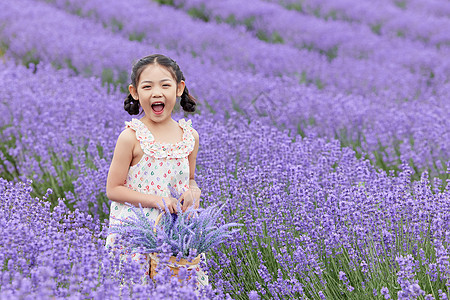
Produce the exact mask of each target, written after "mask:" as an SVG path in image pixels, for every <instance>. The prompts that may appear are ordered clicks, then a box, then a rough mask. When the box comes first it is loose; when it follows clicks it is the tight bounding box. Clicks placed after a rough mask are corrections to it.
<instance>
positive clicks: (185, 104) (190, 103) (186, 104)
mask: <svg viewBox="0 0 450 300" xmlns="http://www.w3.org/2000/svg"><path fill="white" fill-rule="evenodd" d="M180 105H181V107H182V108H183V110H184V111H187V112H194V111H195V107H196V106H197V99H195V98H194V96H192V95H191V94H189V90H188V88H187V87H184V91H183V94H182V95H181V100H180Z"/></svg>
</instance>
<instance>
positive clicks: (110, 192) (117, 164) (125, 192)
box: [106, 128, 169, 209]
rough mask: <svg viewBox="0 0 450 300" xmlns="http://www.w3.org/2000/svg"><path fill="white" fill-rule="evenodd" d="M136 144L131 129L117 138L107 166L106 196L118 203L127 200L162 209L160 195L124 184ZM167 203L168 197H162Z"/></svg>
mask: <svg viewBox="0 0 450 300" xmlns="http://www.w3.org/2000/svg"><path fill="white" fill-rule="evenodd" d="M135 145H136V136H135V133H134V131H133V130H131V129H129V128H128V129H125V130H124V131H123V132H122V133H121V134H120V135H119V138H118V139H117V144H116V148H115V150H114V156H113V159H112V161H111V166H110V167H109V172H108V179H107V181H106V195H107V197H108V198H109V199H110V200H112V201H115V202H118V203H125V202H128V203H130V204H132V205H134V206H139V203H141V205H142V207H155V208H158V205H159V207H161V208H163V209H164V204H163V201H162V197H160V196H156V195H147V194H143V193H140V192H137V191H134V190H132V189H129V188H128V187H126V186H125V185H124V183H125V181H126V179H127V175H128V169H129V167H130V164H131V161H132V159H133V150H134V147H135ZM164 200H165V201H166V203H167V205H169V201H168V200H169V199H164Z"/></svg>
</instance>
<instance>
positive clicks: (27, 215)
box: [0, 0, 450, 299]
mask: <svg viewBox="0 0 450 300" xmlns="http://www.w3.org/2000/svg"><path fill="white" fill-rule="evenodd" d="M449 29H450V4H449V2H447V1H444V0H440V1H439V0H434V1H424V0H405V1H391V0H377V1H372V2H369V1H359V2H357V1H354V0H339V1H329V0H321V1H310V0H265V1H264V0H251V1H250V0H248V1H246V2H245V3H243V2H241V1H235V0H233V1H232V0H227V1H220V2H219V1H206V0H196V1H193V0H171V1H163V0H159V1H150V0H130V1H118V0H115V1H110V2H104V1H99V0H81V1H80V0H47V1H38V0H34V1H31V0H16V1H2V2H1V3H0V57H1V60H2V61H1V62H0V91H1V93H0V109H1V114H0V140H1V144H0V177H2V178H3V179H4V180H2V181H1V188H0V191H1V192H0V193H1V195H2V196H1V199H2V202H1V206H2V210H1V216H0V222H1V224H2V225H3V226H2V227H3V228H5V229H4V234H2V237H0V249H1V250H2V251H1V252H2V254H1V256H0V260H1V261H0V265H2V266H3V267H2V270H1V274H2V277H1V282H0V295H1V296H3V297H16V298H20V297H25V296H26V295H28V296H30V297H40V296H42V295H44V296H48V297H51V296H54V297H57V298H58V297H61V298H65V297H69V296H72V297H74V298H83V297H85V298H86V297H87V298H89V297H90V298H100V299H101V298H102V297H103V298H115V297H117V295H118V293H119V287H118V282H119V281H120V278H118V277H117V272H116V271H117V269H116V268H117V266H116V265H115V261H114V259H113V258H111V257H109V256H108V255H107V254H106V252H105V250H104V249H103V248H102V247H103V244H104V234H105V229H106V222H107V220H108V215H109V200H108V199H107V198H106V195H105V183H106V175H107V172H108V168H109V163H110V161H111V158H112V153H113V149H114V145H115V142H116V139H117V136H118V135H119V133H120V132H121V130H123V128H124V121H127V120H129V119H131V117H130V116H129V115H127V114H126V112H125V111H123V109H122V106H123V99H124V97H125V93H124V92H125V91H126V86H127V85H128V84H129V72H130V69H131V65H132V64H133V62H134V61H135V60H137V59H138V58H140V57H142V56H145V55H148V54H152V53H162V54H165V55H168V56H170V57H172V58H173V59H175V60H176V61H177V62H178V64H179V65H180V67H181V69H182V70H183V72H184V74H185V77H186V79H187V80H186V84H187V86H188V88H189V90H190V91H191V93H193V94H194V95H195V96H196V97H197V99H199V103H198V110H197V111H196V112H195V113H194V114H185V113H183V112H181V111H180V110H179V109H177V110H176V111H175V112H174V118H175V119H179V118H183V117H184V118H190V119H192V121H193V126H194V128H196V130H197V131H198V132H199V134H200V139H201V140H200V151H199V154H198V158H197V170H196V178H197V182H198V184H199V186H200V187H201V188H202V195H203V196H202V201H203V206H207V205H209V204H213V203H221V202H223V201H228V202H227V208H226V209H225V213H224V215H223V221H224V222H225V221H233V222H240V223H243V224H244V225H245V226H244V227H243V229H242V231H241V233H240V234H238V235H237V236H236V237H235V239H233V240H231V241H230V242H229V243H227V244H226V245H224V246H221V247H218V248H217V249H214V251H211V252H210V253H208V260H207V265H208V267H209V274H210V281H211V289H210V290H208V291H204V293H203V294H202V295H200V296H198V297H203V298H211V297H216V298H218V299H223V298H227V297H231V298H232V299H249V298H251V299H258V298H261V299H292V298H304V299H388V298H387V297H388V296H389V297H390V298H393V299H397V298H398V299H447V297H448V295H449V284H450V262H449V239H450V215H449V207H450V206H449V204H450V197H449V195H450V192H449V186H448V181H449V173H450V170H449V167H450V164H449V153H450V151H449V150H450V113H449V111H450V100H449V99H450V82H449V79H450V55H449V53H450V30H449ZM30 180H31V181H30ZM21 182H22V183H21ZM49 189H50V190H49ZM35 197H37V198H35ZM75 236H77V237H76V238H75ZM50 258H51V259H50ZM122 271H123V270H122ZM127 272H128V273H127ZM132 273H133V270H132V269H131V270H125V271H123V272H122V274H131V275H130V276H133V275H132ZM43 282H45V284H42V283H43ZM165 284H166V283H160V285H159V287H155V286H139V287H134V289H133V288H131V289H130V290H129V293H130V295H131V297H134V298H136V297H139V296H138V295H141V296H142V295H147V296H149V295H153V297H160V298H173V297H178V296H180V295H181V294H182V293H186V296H185V297H186V298H189V297H193V298H195V297H197V296H196V295H195V294H192V293H191V292H192V287H191V286H183V285H182V284H178V285H177V283H170V284H172V286H170V287H171V289H173V291H175V292H176V293H178V294H176V295H178V296H174V295H175V294H170V292H169V291H168V290H169V289H170V288H169V283H167V285H165ZM164 287H166V288H164ZM142 291H145V293H142ZM175 292H174V293H175ZM187 295H190V296H187ZM147 296H142V297H143V298H146V297H147Z"/></svg>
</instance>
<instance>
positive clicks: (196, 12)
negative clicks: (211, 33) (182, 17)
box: [187, 4, 210, 22]
mask: <svg viewBox="0 0 450 300" xmlns="http://www.w3.org/2000/svg"><path fill="white" fill-rule="evenodd" d="M187 13H188V15H190V16H191V17H193V18H195V19H199V20H202V21H204V22H209V19H210V17H209V14H208V12H207V11H206V8H205V5H203V4H202V5H201V6H200V7H199V8H197V7H192V8H190V9H189V10H188V11H187Z"/></svg>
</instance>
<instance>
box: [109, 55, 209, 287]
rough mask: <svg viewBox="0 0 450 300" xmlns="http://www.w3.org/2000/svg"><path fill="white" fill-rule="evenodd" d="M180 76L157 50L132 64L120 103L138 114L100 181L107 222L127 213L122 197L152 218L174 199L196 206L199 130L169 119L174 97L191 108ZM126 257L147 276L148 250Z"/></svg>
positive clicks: (111, 237) (112, 239)
mask: <svg viewBox="0 0 450 300" xmlns="http://www.w3.org/2000/svg"><path fill="white" fill-rule="evenodd" d="M184 80H185V78H184V76H183V73H182V72H181V70H180V68H179V66H178V65H177V63H176V62H175V61H174V60H172V59H170V58H168V57H166V56H163V55H160V54H155V55H150V56H146V57H144V58H141V59H140V60H139V61H138V62H136V63H135V64H134V66H133V69H132V73H131V84H130V85H129V87H128V89H129V92H130V94H129V95H128V97H127V98H126V99H125V102H124V108H125V110H126V111H127V112H128V113H129V114H131V115H135V114H138V113H143V116H142V118H140V119H132V120H131V121H130V122H125V125H126V129H125V130H124V131H123V132H122V133H121V134H120V135H119V138H118V139H117V144H116V148H115V150H114V156H113V159H112V161H111V166H110V169H109V173H108V179H107V183H106V194H107V196H108V198H109V199H110V200H112V203H111V209H110V224H116V223H117V222H119V221H118V220H117V219H115V218H119V219H122V218H126V217H128V216H130V215H132V214H133V212H132V210H131V209H130V208H129V207H128V206H126V205H125V204H124V203H125V202H128V203H131V204H132V205H134V206H139V204H141V205H142V207H143V208H144V212H145V213H146V215H147V216H148V217H149V218H152V219H156V217H157V216H158V215H159V214H160V212H161V209H163V210H164V206H165V205H166V206H167V208H168V209H169V211H170V212H171V213H173V212H176V210H177V203H178V202H180V201H182V202H181V203H182V206H181V207H182V210H183V211H185V210H186V209H187V208H188V207H189V206H191V205H194V207H195V208H198V207H199V201H200V194H201V190H200V189H199V188H198V186H197V183H196V182H195V180H194V172H195V163H196V157H197V151H198V146H199V136H198V133H197V131H195V130H194V129H193V128H192V125H191V121H190V120H188V121H185V120H184V119H181V120H179V121H178V122H176V121H174V120H173V119H172V110H173V108H174V106H175V103H176V98H177V97H180V98H181V101H180V104H181V107H182V108H183V110H185V111H188V112H193V111H195V106H196V100H195V98H194V97H192V96H191V95H190V94H189V91H188V89H187V87H186V85H185V82H184ZM169 186H172V187H173V188H174V189H175V190H177V191H178V192H179V193H180V194H182V195H181V197H180V198H179V199H175V198H173V197H171V193H170V190H169V188H168V187H169ZM115 240H116V236H115V235H114V234H110V235H108V237H107V239H106V246H114V244H115ZM119 248H123V247H121V246H119ZM132 259H133V260H135V261H137V262H139V263H140V265H141V267H142V269H143V272H144V270H145V276H148V269H149V262H150V257H149V254H145V253H142V254H139V253H136V254H133V255H132ZM196 272H197V281H199V283H200V284H203V285H204V284H207V280H208V278H207V277H206V275H205V274H204V273H203V272H202V271H201V270H200V269H198V268H197V269H196ZM202 278H203V279H202Z"/></svg>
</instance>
